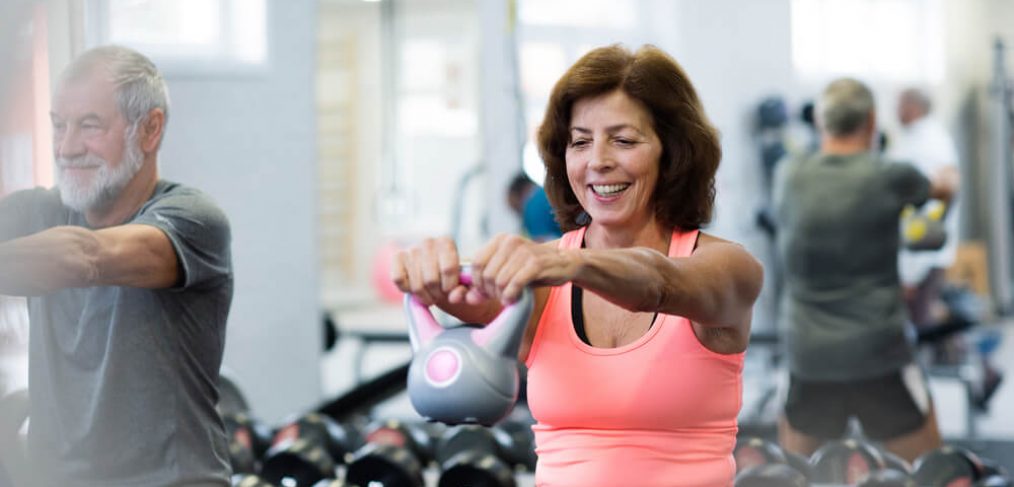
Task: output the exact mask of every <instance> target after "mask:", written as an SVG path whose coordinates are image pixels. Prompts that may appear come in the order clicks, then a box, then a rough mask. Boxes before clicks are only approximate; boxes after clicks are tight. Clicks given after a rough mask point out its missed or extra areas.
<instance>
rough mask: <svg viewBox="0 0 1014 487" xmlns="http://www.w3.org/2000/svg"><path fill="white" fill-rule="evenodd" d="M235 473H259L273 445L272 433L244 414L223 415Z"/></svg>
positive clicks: (230, 458) (230, 457)
mask: <svg viewBox="0 0 1014 487" xmlns="http://www.w3.org/2000/svg"><path fill="white" fill-rule="evenodd" d="M222 422H223V424H224V425H225V433H226V436H227V437H228V439H229V461H230V463H231V464H232V471H233V473H257V472H258V471H259V466H258V464H259V462H260V459H261V458H262V456H263V455H264V453H265V452H267V449H268V447H269V446H270V444H271V431H270V430H269V429H268V428H267V427H265V426H264V425H263V424H261V423H259V422H257V421H255V420H254V419H253V418H251V417H250V416H248V415H246V414H244V413H223V414H222Z"/></svg>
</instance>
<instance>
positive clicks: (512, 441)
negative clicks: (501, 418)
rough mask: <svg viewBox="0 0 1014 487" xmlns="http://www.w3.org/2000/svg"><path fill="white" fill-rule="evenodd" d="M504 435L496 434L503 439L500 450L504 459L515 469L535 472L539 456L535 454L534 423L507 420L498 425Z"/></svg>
mask: <svg viewBox="0 0 1014 487" xmlns="http://www.w3.org/2000/svg"><path fill="white" fill-rule="evenodd" d="M496 429H498V430H500V431H503V432H504V433H505V434H504V435H496V438H497V439H501V443H500V452H501V454H503V458H504V460H506V461H507V462H508V463H510V464H511V465H512V466H514V468H515V469H519V470H523V471H528V472H534V471H535V464H536V463H538V460H539V458H538V456H536V454H535V434H534V433H532V425H531V424H530V423H525V422H521V421H505V422H503V423H501V424H498V425H497V426H496Z"/></svg>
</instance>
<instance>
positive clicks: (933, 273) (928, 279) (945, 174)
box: [887, 88, 960, 327]
mask: <svg viewBox="0 0 1014 487" xmlns="http://www.w3.org/2000/svg"><path fill="white" fill-rule="evenodd" d="M931 111H932V103H931V102H930V99H929V97H928V96H927V95H926V94H925V93H923V92H922V91H920V90H918V89H915V88H909V89H906V90H904V91H902V92H901V95H900V96H899V98H898V120H899V121H900V122H901V130H900V131H899V132H898V133H897V134H896V135H895V137H893V139H892V141H891V144H890V145H889V146H888V149H887V157H888V158H889V159H892V160H896V161H904V162H907V163H909V164H912V165H913V166H915V167H916V169H918V170H919V171H920V172H922V174H923V175H924V176H925V177H927V178H929V179H931V180H938V181H940V184H948V185H950V186H952V187H954V188H955V192H954V194H952V195H949V196H948V197H947V198H946V199H943V200H941V202H942V203H944V204H945V205H947V208H948V209H947V213H946V215H945V217H944V227H945V229H946V230H947V240H946V242H945V243H944V246H943V247H942V248H940V249H939V250H920V251H910V250H907V249H904V248H902V250H901V255H900V256H899V258H898V263H899V266H900V267H899V269H900V272H901V280H902V283H903V284H904V285H905V287H906V298H907V299H906V301H907V303H908V307H909V314H910V318H911V319H912V322H913V323H915V325H916V326H918V327H927V326H933V325H934V324H936V323H937V322H938V321H939V317H934V316H932V312H931V310H932V306H931V305H932V304H933V303H934V302H936V301H938V300H939V299H940V291H941V288H942V286H943V283H944V274H945V272H946V270H947V268H948V267H950V266H951V265H952V264H953V263H954V256H955V254H956V253H957V247H958V228H959V222H958V218H959V211H958V208H957V189H958V188H959V186H960V172H959V171H958V154H957V151H956V150H955V148H954V141H953V140H952V139H951V136H950V134H948V133H947V130H946V129H945V128H944V126H943V124H942V123H940V121H939V120H938V119H937V118H936V117H935V116H933V115H931Z"/></svg>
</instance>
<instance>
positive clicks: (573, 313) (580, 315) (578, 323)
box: [570, 237, 658, 346]
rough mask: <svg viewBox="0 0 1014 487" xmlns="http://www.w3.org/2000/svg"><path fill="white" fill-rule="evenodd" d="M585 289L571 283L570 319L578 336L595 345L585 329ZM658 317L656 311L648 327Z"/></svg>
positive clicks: (649, 327)
mask: <svg viewBox="0 0 1014 487" xmlns="http://www.w3.org/2000/svg"><path fill="white" fill-rule="evenodd" d="M581 248H582V249H583V248H585V246H584V237H582V238H581ZM583 296H584V290H583V289H581V288H580V287H578V286H575V285H574V284H573V283H571V285H570V321H572V322H574V332H575V333H577V337H578V338H580V339H581V341H582V342H584V343H585V344H586V345H589V346H594V345H592V344H591V341H590V340H588V333H587V332H585V329H584V308H583V307H582V306H581V305H582V304H583V303H584V298H583ZM656 319H658V312H657V311H656V312H655V316H652V317H651V323H650V324H649V325H648V329H649V330H651V327H653V326H655V320H656Z"/></svg>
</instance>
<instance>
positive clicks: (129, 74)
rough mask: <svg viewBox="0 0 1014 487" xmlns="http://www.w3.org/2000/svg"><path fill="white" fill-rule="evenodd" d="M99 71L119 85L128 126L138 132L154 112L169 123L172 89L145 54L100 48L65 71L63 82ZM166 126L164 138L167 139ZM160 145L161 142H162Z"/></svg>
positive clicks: (89, 51)
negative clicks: (155, 110) (157, 109)
mask: <svg viewBox="0 0 1014 487" xmlns="http://www.w3.org/2000/svg"><path fill="white" fill-rule="evenodd" d="M96 69H102V70H105V71H106V72H107V73H108V74H109V75H110V76H111V81H112V82H113V84H114V85H116V100H117V104H118V105H119V109H120V113H121V114H122V115H123V116H124V118H126V119H127V123H128V124H130V126H131V127H133V130H135V131H136V130H137V128H138V125H140V124H141V123H143V122H144V121H145V120H146V119H147V117H148V113H150V112H151V111H152V110H153V109H155V108H160V109H162V112H163V113H165V121H166V122H168V121H169V88H168V87H166V84H165V80H164V79H163V78H162V74H161V73H159V71H158V68H157V67H155V63H153V62H151V60H150V59H148V58H147V57H146V56H145V55H144V54H141V53H139V52H137V51H135V50H133V49H130V48H127V47H123V46H112V45H111V46H101V47H96V48H93V49H89V50H87V51H85V52H84V53H83V54H81V55H80V56H78V57H77V58H76V59H74V61H72V62H71V64H70V66H68V67H67V70H66V71H64V74H63V78H62V79H63V81H64V82H67V81H72V80H76V79H79V78H82V77H84V76H87V75H89V74H92V73H93V72H94V71H95V70H96ZM164 126H165V124H163V129H162V134H163V136H164V135H165V128H164ZM159 142H160V143H161V140H160V141H159Z"/></svg>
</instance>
